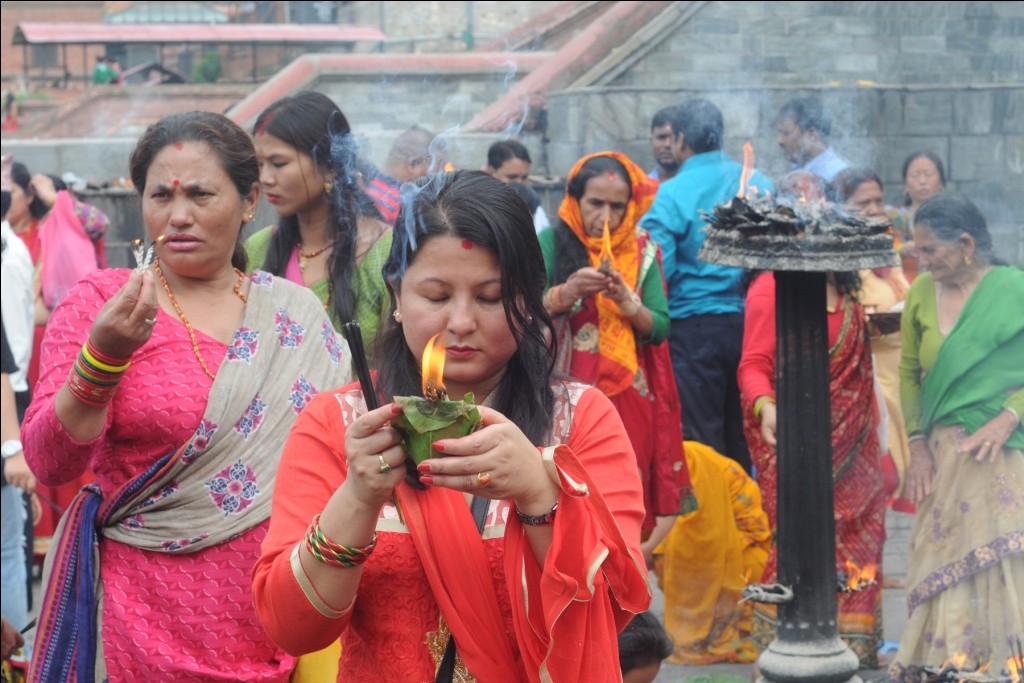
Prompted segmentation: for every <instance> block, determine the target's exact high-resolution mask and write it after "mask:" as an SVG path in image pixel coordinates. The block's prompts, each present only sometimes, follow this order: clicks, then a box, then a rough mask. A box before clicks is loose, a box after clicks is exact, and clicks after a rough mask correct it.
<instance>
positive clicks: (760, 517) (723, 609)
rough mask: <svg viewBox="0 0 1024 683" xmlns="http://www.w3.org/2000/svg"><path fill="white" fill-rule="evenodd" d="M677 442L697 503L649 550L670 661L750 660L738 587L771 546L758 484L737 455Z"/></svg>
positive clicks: (753, 577)
mask: <svg viewBox="0 0 1024 683" xmlns="http://www.w3.org/2000/svg"><path fill="white" fill-rule="evenodd" d="M683 445H684V451H685V452H686V465H687V467H688V468H689V472H690V481H691V482H692V484H693V491H694V494H695V496H696V498H697V500H698V501H700V507H699V509H697V510H695V511H693V512H689V513H687V514H685V515H681V516H680V517H678V518H677V519H676V523H675V525H674V526H673V527H672V530H671V531H670V532H669V534H668V536H667V537H666V538H665V540H664V541H662V543H661V544H660V545H659V546H658V547H657V548H655V550H654V572H655V574H657V576H658V587H659V588H661V590H662V592H663V593H664V594H665V628H666V630H668V632H669V634H670V635H671V636H672V639H673V640H674V641H675V650H674V651H673V653H672V655H671V656H670V657H669V659H668V661H670V662H672V663H673V664H685V665H704V664H715V663H718V662H752V661H754V658H755V657H756V656H757V648H756V647H755V646H754V644H753V642H751V640H750V629H751V618H752V606H751V603H749V602H740V592H741V591H742V590H743V587H744V586H745V585H746V584H748V583H750V582H751V581H757V580H759V579H760V577H761V573H762V572H763V571H764V566H765V563H766V562H767V561H768V553H769V552H770V551H771V545H772V531H771V528H770V527H769V525H768V515H767V514H765V511H764V509H763V508H762V507H761V490H760V489H759V488H758V487H757V483H756V482H755V481H754V480H753V479H751V478H750V475H748V474H747V473H746V472H745V471H744V470H743V468H742V467H740V466H739V465H738V464H737V463H736V461H735V460H732V459H730V458H727V457H725V456H724V455H721V454H720V453H718V452H716V451H715V449H713V448H711V447H710V446H705V445H704V444H702V443H699V442H697V441H686V442H684V444H683Z"/></svg>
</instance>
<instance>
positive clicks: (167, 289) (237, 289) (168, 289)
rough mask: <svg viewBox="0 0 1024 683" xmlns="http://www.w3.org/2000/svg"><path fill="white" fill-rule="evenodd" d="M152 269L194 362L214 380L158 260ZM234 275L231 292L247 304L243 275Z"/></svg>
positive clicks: (154, 261)
mask: <svg viewBox="0 0 1024 683" xmlns="http://www.w3.org/2000/svg"><path fill="white" fill-rule="evenodd" d="M153 267H154V268H156V274H157V276H159V278H160V284H162V285H163V286H164V291H165V292H167V298H168V299H170V300H171V306H174V311H175V313H177V314H178V317H179V318H180V319H181V322H182V324H183V325H185V329H186V330H187V331H188V338H189V339H190V340H191V341H192V353H194V354H195V355H196V360H197V361H199V365H200V367H202V368H203V372H205V373H206V376H207V377H209V378H210V379H216V377H214V374H213V373H212V372H210V368H209V366H208V365H207V364H206V361H205V360H204V359H203V354H202V353H200V352H199V340H197V339H196V333H195V330H193V329H192V323H190V322H189V320H188V318H186V317H185V312H184V311H182V310H181V306H179V305H178V300H177V299H175V298H174V292H172V291H171V286H170V285H169V284H167V278H165V277H164V271H163V270H161V269H160V259H159V258H156V259H153ZM235 274H237V275H238V281H237V282H235V286H234V287H233V288H232V290H233V291H234V292H235V296H237V297H238V298H239V299H241V300H242V303H249V297H247V296H246V295H245V294H243V293H242V282H244V280H245V273H243V272H242V271H240V270H239V269H238V268H235Z"/></svg>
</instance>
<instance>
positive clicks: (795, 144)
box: [775, 97, 850, 183]
mask: <svg viewBox="0 0 1024 683" xmlns="http://www.w3.org/2000/svg"><path fill="white" fill-rule="evenodd" d="M775 132H776V133H778V137H777V140H778V143H779V146H780V147H782V152H783V153H784V154H785V155H786V158H787V159H789V160H790V161H791V162H792V163H793V169H792V170H794V171H796V170H804V171H810V172H811V173H813V174H815V175H817V176H818V177H820V178H821V179H822V180H824V181H825V182H826V183H831V182H832V179H833V178H835V177H836V174H837V173H839V172H840V171H842V170H843V169H844V168H847V167H848V166H849V165H850V164H849V162H848V161H846V159H844V158H842V157H841V156H839V155H838V154H837V153H836V150H835V149H833V148H832V145H830V144H829V141H828V138H829V135H831V134H832V117H830V116H829V115H828V114H827V113H826V112H825V108H824V107H823V106H822V105H821V101H820V100H819V99H818V98H816V97H802V98H799V99H795V100H790V101H789V102H787V103H786V104H784V105H783V107H782V109H780V110H779V115H778V116H776V117H775Z"/></svg>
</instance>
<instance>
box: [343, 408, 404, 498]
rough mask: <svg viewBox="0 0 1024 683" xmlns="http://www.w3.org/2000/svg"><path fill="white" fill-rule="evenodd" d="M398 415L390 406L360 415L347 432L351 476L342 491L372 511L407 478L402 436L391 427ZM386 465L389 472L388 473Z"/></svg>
mask: <svg viewBox="0 0 1024 683" xmlns="http://www.w3.org/2000/svg"><path fill="white" fill-rule="evenodd" d="M399 412H401V409H400V408H399V407H398V406H397V405H395V404H394V403H389V404H388V405H385V406H381V407H380V408H377V409H376V410H371V411H369V412H367V413H366V414H364V415H360V416H359V417H358V418H356V419H355V420H354V421H353V422H352V424H351V425H349V427H348V429H347V430H346V431H345V458H346V460H347V461H348V475H347V476H346V477H345V483H343V484H342V488H345V489H348V491H349V494H350V495H351V496H352V497H354V498H355V499H356V500H357V501H358V502H360V503H362V504H363V505H365V506H366V507H367V508H370V509H375V510H379V509H380V508H381V506H382V505H384V503H386V502H387V501H388V499H390V498H391V495H392V493H393V492H394V490H395V487H396V486H398V485H399V484H400V483H401V481H402V478H403V477H404V476H405V465H404V463H405V451H403V450H402V447H401V445H400V443H401V436H400V435H399V433H398V431H397V430H395V429H394V428H392V427H391V426H390V424H391V420H392V419H393V418H394V417H395V416H396V415H398V413H399ZM382 461H383V462H382ZM385 464H386V465H387V467H390V470H386V471H385V467H384V465H385Z"/></svg>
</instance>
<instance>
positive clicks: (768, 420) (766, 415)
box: [761, 401, 779, 449]
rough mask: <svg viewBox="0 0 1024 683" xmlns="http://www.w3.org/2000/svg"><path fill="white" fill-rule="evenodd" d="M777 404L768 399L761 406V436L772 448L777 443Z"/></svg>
mask: <svg viewBox="0 0 1024 683" xmlns="http://www.w3.org/2000/svg"><path fill="white" fill-rule="evenodd" d="M778 419H779V418H778V406H776V405H775V403H774V402H772V401H768V402H766V403H765V404H764V405H763V406H761V438H762V439H764V442H765V443H766V444H768V445H769V446H771V447H772V448H773V449H774V448H775V447H776V446H777V445H778V440H777V439H776V436H775V434H776V432H777V431H778Z"/></svg>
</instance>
